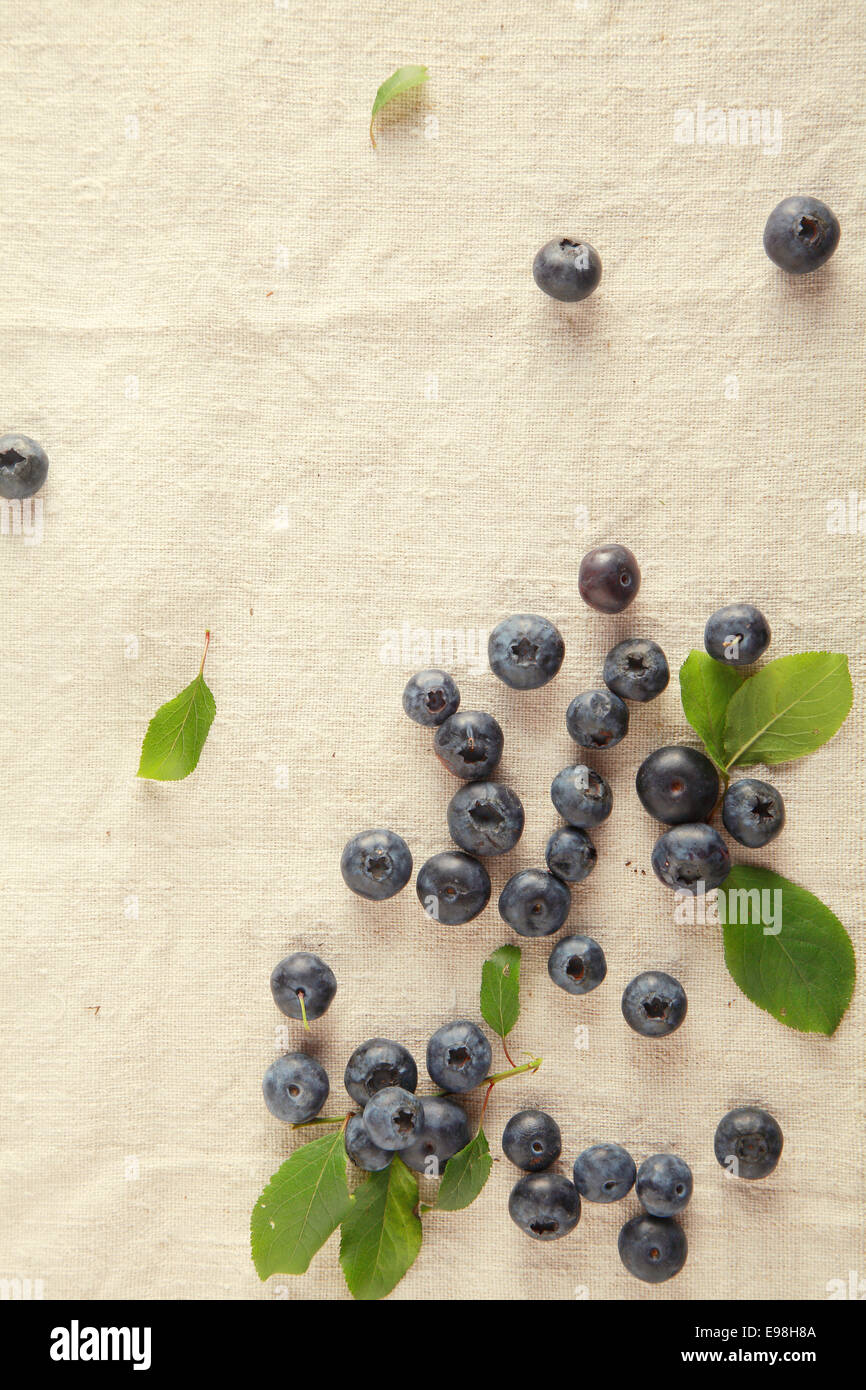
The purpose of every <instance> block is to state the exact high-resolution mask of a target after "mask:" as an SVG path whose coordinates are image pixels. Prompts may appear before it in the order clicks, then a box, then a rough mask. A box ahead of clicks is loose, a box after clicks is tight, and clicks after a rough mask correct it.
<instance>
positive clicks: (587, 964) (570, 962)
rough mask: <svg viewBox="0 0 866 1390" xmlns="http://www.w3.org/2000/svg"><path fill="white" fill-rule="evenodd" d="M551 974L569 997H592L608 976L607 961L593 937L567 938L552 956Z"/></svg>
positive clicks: (549, 961)
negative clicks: (594, 990) (592, 990)
mask: <svg viewBox="0 0 866 1390" xmlns="http://www.w3.org/2000/svg"><path fill="white" fill-rule="evenodd" d="M547 973H548V975H549V976H550V978H551V980H552V981H553V983H554V984H555V985H559V988H560V989H564V990H565V991H566V992H567V993H568V994H589V992H590V990H591V989H597V987H598V986H599V985H600V984H601V982H602V980H603V979H604V977H605V975H606V974H607V961H606V960H605V958H604V951H603V950H602V949H601V947H600V946H599V944H598V942H597V941H593V939H592V937H591V936H564V937H563V938H562V940H561V941H557V943H556V945H555V946H554V948H553V950H552V951H551V953H550V959H549V960H548V962H547Z"/></svg>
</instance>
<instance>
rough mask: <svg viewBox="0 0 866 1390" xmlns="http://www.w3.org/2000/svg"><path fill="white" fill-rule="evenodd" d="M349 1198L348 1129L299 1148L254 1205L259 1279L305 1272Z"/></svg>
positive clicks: (252, 1240) (252, 1223)
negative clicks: (272, 1275) (344, 1137)
mask: <svg viewBox="0 0 866 1390" xmlns="http://www.w3.org/2000/svg"><path fill="white" fill-rule="evenodd" d="M349 1201H350V1199H349V1189H348V1187H347V1186H346V1149H345V1145H344V1139H343V1131H342V1129H338V1130H337V1131H336V1133H334V1134H328V1135H326V1136H325V1138H324V1139H313V1140H312V1141H311V1142H310V1143H309V1144H302V1145H301V1147H300V1148H299V1149H296V1150H295V1152H294V1153H293V1154H292V1156H291V1158H289V1159H287V1160H286V1162H285V1163H284V1164H283V1165H282V1166H281V1167H280V1168H279V1169H278V1170H277V1172H276V1173H275V1174H274V1176H273V1177H272V1178H271V1180H270V1182H269V1183H268V1185H267V1187H266V1188H265V1190H264V1192H263V1193H262V1195H261V1197H259V1199H258V1201H257V1202H256V1204H255V1206H254V1207H253V1214H252V1218H251V1221H250V1244H251V1247H252V1255H253V1264H254V1265H255V1267H256V1271H257V1273H258V1276H259V1278H260V1279H267V1278H268V1276H269V1275H271V1274H303V1273H304V1272H305V1270H307V1269H308V1268H309V1264H310V1260H311V1259H312V1258H313V1256H314V1255H315V1253H316V1251H317V1250H320V1249H321V1247H322V1246H323V1245H324V1243H325V1241H326V1240H327V1239H328V1237H329V1236H330V1235H331V1233H332V1232H333V1231H335V1230H336V1229H337V1227H338V1226H339V1224H340V1222H341V1221H342V1220H343V1217H344V1216H345V1215H346V1212H347V1211H348V1210H349Z"/></svg>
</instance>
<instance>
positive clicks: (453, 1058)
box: [427, 1018, 493, 1091]
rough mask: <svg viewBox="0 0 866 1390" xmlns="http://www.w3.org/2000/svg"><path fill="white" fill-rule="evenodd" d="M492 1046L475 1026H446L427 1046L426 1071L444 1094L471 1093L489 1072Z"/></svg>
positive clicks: (461, 1020) (463, 1022)
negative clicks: (452, 1092) (446, 1092)
mask: <svg viewBox="0 0 866 1390" xmlns="http://www.w3.org/2000/svg"><path fill="white" fill-rule="evenodd" d="M492 1055H493V1054H492V1053H491V1050H490V1043H489V1042H488V1041H487V1039H486V1038H485V1036H484V1034H483V1033H482V1031H481V1029H480V1028H479V1027H478V1025H477V1024H476V1023H470V1021H469V1020H468V1019H466V1018H458V1019H456V1020H455V1021H454V1023H443V1025H442V1027H441V1028H437V1029H436V1032H435V1033H434V1034H433V1036H432V1038H431V1039H430V1041H429V1042H428V1044H427V1071H428V1072H429V1074H430V1079H431V1081H435V1083H436V1085H437V1086H441V1087H442V1090H443V1091H471V1090H474V1088H475V1087H476V1086H478V1085H480V1083H481V1082H482V1081H483V1080H484V1078H485V1076H486V1075H487V1073H488V1072H489V1070H490V1059H491V1057H492Z"/></svg>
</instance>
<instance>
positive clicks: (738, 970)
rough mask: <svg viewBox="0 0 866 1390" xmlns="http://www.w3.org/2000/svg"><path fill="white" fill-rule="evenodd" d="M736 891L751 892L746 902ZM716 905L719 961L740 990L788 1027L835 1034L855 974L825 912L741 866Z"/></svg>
mask: <svg viewBox="0 0 866 1390" xmlns="http://www.w3.org/2000/svg"><path fill="white" fill-rule="evenodd" d="M743 893H749V894H751V895H752V897H751V899H750V900H749V902H748V904H747V902H746V899H745V898H743V897H742V894H743ZM733 894H737V895H738V896H737V897H733V896H732V895H733ZM765 894H769V895H778V896H764V895H765ZM718 905H719V918H720V920H721V921H722V922H724V923H725V927H724V939H725V963H726V965H727V967H728V969H729V971H730V972H731V975H732V976H733V978H734V980H735V981H736V982H737V984H738V985H739V987H740V989H741V990H742V991H743V993H744V994H746V995H747V996H748V997H749V999H751V1000H752V1002H753V1003H755V1004H757V1005H758V1007H759V1008H761V1009H766V1011H767V1013H770V1014H772V1015H773V1017H774V1018H777V1019H779V1021H780V1022H781V1023H786V1024H787V1025H788V1027H789V1028H796V1029H797V1030H798V1031H799V1032H801V1033H827V1034H830V1033H833V1032H835V1030H836V1028H838V1026H839V1023H840V1020H841V1019H842V1016H843V1014H844V1013H845V1010H846V1009H847V1007H848V1005H849V1003H850V1002H851V995H852V993H853V990H854V978H855V973H856V972H855V961H854V949H853V947H852V945H851V941H850V938H849V936H848V933H847V932H846V930H845V928H844V927H843V926H842V923H841V922H840V921H839V919H838V917H836V916H835V914H834V913H832V912H831V911H830V909H829V907H826V906H825V905H824V903H822V902H821V901H820V899H818V898H816V897H815V896H814V894H813V893H809V892H807V891H806V889H805V888H799V887H798V886H797V885H796V884H795V883H790V882H789V881H788V879H786V878H782V877H781V875H780V874H775V873H772V872H771V870H769V869H760V868H752V867H749V866H747V865H744V864H737V865H735V866H734V868H733V869H731V872H730V873H729V874H728V877H727V879H726V880H725V884H724V887H723V888H720V889H719V898H718ZM774 918H775V921H774V920H773V919H774ZM732 919H734V920H732ZM747 919H748V920H747ZM765 926H767V927H770V928H771V931H770V933H765V932H764V927H765ZM777 926H778V927H779V930H778V931H776V927H777Z"/></svg>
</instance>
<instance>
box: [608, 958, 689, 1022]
mask: <svg viewBox="0 0 866 1390" xmlns="http://www.w3.org/2000/svg"><path fill="white" fill-rule="evenodd" d="M687 1007H688V1001H687V1000H686V992H685V990H684V989H683V987H682V985H681V984H680V982H679V980H675V979H674V977H673V975H666V974H665V973H664V971H663V970H645V971H644V972H643V974H641V975H635V977H634V979H633V980H630V981H629V983H628V984H627V985H626V987H625V989H624V990H623V995H622V1016H623V1018H624V1019H625V1021H626V1023H627V1024H628V1026H629V1028H633V1029H634V1031H635V1032H636V1033H641V1034H642V1035H643V1036H644V1037H645V1038H664V1037H666V1036H667V1034H668V1033H673V1032H674V1031H675V1030H676V1029H677V1028H679V1026H680V1024H681V1023H682V1021H683V1019H684V1018H685V1016H686V1009H687Z"/></svg>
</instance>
